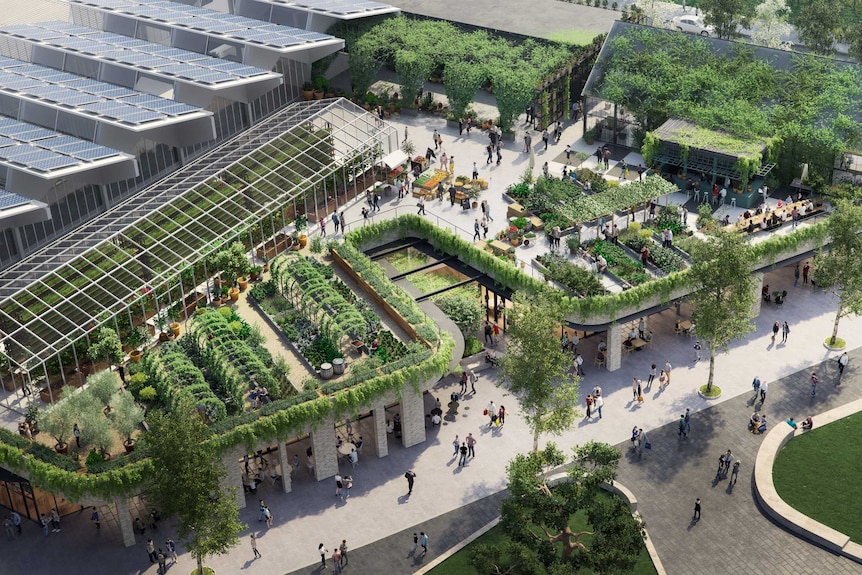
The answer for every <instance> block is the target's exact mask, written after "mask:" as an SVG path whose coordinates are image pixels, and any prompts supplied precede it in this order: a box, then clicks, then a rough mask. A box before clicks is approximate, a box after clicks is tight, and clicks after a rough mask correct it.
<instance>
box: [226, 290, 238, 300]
mask: <svg viewBox="0 0 862 575" xmlns="http://www.w3.org/2000/svg"><path fill="white" fill-rule="evenodd" d="M227 295H228V296H229V297H230V299H231V301H239V288H230V289H229V290H228V292H227Z"/></svg>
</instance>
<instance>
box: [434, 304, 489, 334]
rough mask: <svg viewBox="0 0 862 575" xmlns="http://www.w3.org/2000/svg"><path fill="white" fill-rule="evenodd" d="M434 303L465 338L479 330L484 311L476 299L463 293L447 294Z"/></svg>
mask: <svg viewBox="0 0 862 575" xmlns="http://www.w3.org/2000/svg"><path fill="white" fill-rule="evenodd" d="M434 303H436V304H437V307H439V308H440V311H442V312H443V313H444V314H446V317H448V318H449V319H451V320H452V321H453V322H455V325H457V326H458V329H460V330H461V333H462V334H463V335H464V336H465V337H466V336H469V335H471V334H473V333H475V332H476V330H477V329H479V324H480V322H481V321H482V316H483V315H484V313H485V310H484V309H482V305H481V304H480V303H479V299H478V298H477V297H475V296H469V295H466V294H463V293H447V294H443V295H441V296H440V297H439V298H437V299H436V300H435V301H434Z"/></svg>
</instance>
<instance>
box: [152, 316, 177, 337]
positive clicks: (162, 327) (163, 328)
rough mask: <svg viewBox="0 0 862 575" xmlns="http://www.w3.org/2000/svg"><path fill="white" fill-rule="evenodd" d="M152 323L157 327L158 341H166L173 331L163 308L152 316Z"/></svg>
mask: <svg viewBox="0 0 862 575" xmlns="http://www.w3.org/2000/svg"><path fill="white" fill-rule="evenodd" d="M153 323H155V324H156V327H157V328H159V341H161V342H166V341H168V340H169V339H170V338H171V336H172V335H173V332H172V331H171V328H170V323H171V321H170V319H168V314H167V313H166V312H165V310H160V311H159V313H157V314H156V316H155V317H154V318H153Z"/></svg>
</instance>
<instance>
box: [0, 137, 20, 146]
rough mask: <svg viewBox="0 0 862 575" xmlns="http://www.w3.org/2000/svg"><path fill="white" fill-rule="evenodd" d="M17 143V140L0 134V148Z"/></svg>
mask: <svg viewBox="0 0 862 575" xmlns="http://www.w3.org/2000/svg"><path fill="white" fill-rule="evenodd" d="M17 143H18V142H16V141H15V140H12V139H10V138H5V137H3V136H0V148H5V147H6V146H14V145H16V144H17Z"/></svg>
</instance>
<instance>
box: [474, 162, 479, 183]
mask: <svg viewBox="0 0 862 575" xmlns="http://www.w3.org/2000/svg"><path fill="white" fill-rule="evenodd" d="M473 179H474V180H478V179H479V166H477V165H476V162H473Z"/></svg>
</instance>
